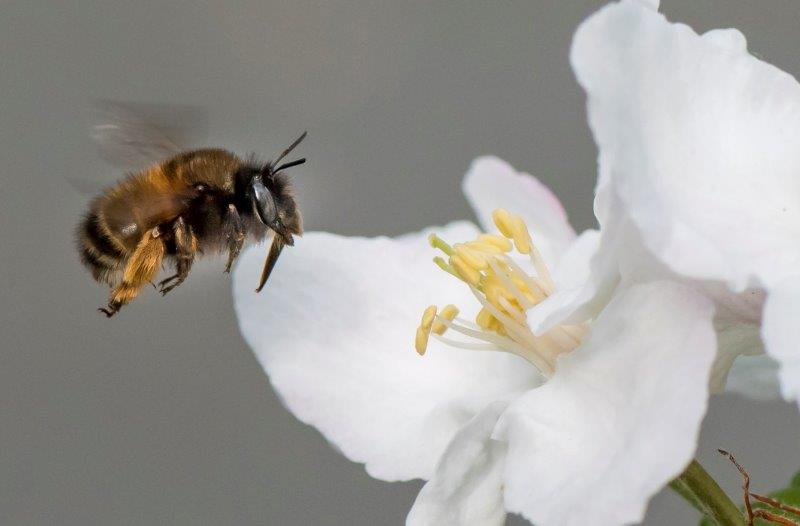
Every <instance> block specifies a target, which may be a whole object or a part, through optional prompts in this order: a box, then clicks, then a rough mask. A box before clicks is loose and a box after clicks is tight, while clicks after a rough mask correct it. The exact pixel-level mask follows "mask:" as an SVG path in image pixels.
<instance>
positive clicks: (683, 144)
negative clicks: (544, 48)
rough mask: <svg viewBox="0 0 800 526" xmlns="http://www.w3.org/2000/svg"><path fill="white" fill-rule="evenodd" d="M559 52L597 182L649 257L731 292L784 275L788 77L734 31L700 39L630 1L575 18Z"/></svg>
mask: <svg viewBox="0 0 800 526" xmlns="http://www.w3.org/2000/svg"><path fill="white" fill-rule="evenodd" d="M571 60H572V65H573V69H574V70H575V73H576V76H577V78H578V81H579V82H580V84H581V85H582V86H583V88H584V89H585V90H586V93H587V96H588V108H589V120H590V124H591V128H592V131H593V133H594V137H595V141H596V142H597V145H598V148H599V150H600V154H599V165H600V180H601V185H600V190H602V191H606V190H607V189H608V188H609V187H611V186H613V187H614V190H615V192H617V193H618V195H619V197H620V198H621V200H622V202H623V205H624V206H623V208H621V209H620V210H623V211H624V212H625V213H626V214H629V215H630V217H631V219H632V220H633V221H634V222H635V224H636V225H637V227H638V228H639V229H640V230H641V232H642V234H643V239H644V242H645V243H646V245H647V247H648V248H649V249H650V250H651V251H653V253H654V254H656V255H657V256H658V258H659V259H660V260H661V261H663V262H664V263H665V264H666V265H668V266H670V267H671V268H672V269H673V270H675V271H676V272H678V273H680V274H683V275H687V276H690V277H694V278H700V279H720V280H723V281H726V282H728V283H730V284H731V285H732V286H733V287H734V288H736V289H737V290H743V289H744V288H746V287H747V286H749V285H751V284H752V285H757V284H759V283H758V282H759V281H760V283H763V284H766V285H770V284H772V283H775V282H777V280H779V279H781V278H782V277H785V276H787V275H792V274H794V273H795V272H796V269H797V268H798V267H799V266H800V243H797V242H796V241H797V239H800V200H798V197H797V196H798V195H800V178H798V177H797V174H798V173H800V148H797V144H798V142H800V85H798V83H797V81H796V80H795V79H794V78H793V77H791V76H790V75H788V74H786V73H784V72H783V71H781V70H779V69H777V68H775V67H774V66H771V65H770V64H767V63H765V62H762V61H760V60H758V59H756V58H754V57H753V56H751V55H749V54H748V53H747V52H746V49H745V45H744V37H742V35H741V34H740V33H736V32H732V31H726V32H718V31H715V32H710V33H708V34H706V35H705V36H699V35H697V34H696V33H695V32H694V31H692V30H691V29H690V28H689V27H688V26H685V25H681V24H670V23H668V22H667V21H666V20H665V18H664V17H663V16H662V15H660V14H658V13H657V12H655V11H653V10H652V9H650V8H647V7H644V6H642V5H641V4H639V3H638V2H633V1H624V2H621V3H617V4H612V5H610V6H608V7H606V8H604V9H601V10H600V11H598V12H597V13H596V14H594V15H593V16H591V17H590V18H589V19H588V20H587V21H585V22H584V23H583V24H582V25H581V26H580V28H579V29H578V31H577V33H576V35H575V39H574V41H573V46H572V54H571ZM598 199H599V200H600V203H601V204H602V202H603V198H602V196H600V195H598ZM607 211H608V210H606V209H603V210H601V212H603V213H605V212H607ZM600 215H603V214H602V213H601V214H600ZM600 219H601V222H603V220H604V219H606V218H604V217H600ZM604 229H605V225H604Z"/></svg>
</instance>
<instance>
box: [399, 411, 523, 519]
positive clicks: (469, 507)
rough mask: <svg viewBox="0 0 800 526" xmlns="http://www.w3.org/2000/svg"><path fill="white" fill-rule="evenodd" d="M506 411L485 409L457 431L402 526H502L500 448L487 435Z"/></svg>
mask: <svg viewBox="0 0 800 526" xmlns="http://www.w3.org/2000/svg"><path fill="white" fill-rule="evenodd" d="M507 406H508V404H507V403H504V402H495V403H494V404H490V405H489V406H487V407H486V409H484V410H483V411H482V412H481V413H479V414H478V415H477V416H475V418H473V419H472V420H471V421H470V422H469V423H467V425H465V426H464V427H463V428H461V430H460V431H459V432H458V433H457V434H456V436H455V437H454V438H453V440H452V442H450V444H449V445H448V446H447V449H446V450H445V452H444V454H443V455H442V458H441V460H440V461H439V464H438V465H437V467H436V472H435V473H434V475H433V478H431V480H429V481H428V482H427V483H426V484H425V486H423V488H422V491H420V492H419V495H417V500H416V501H414V506H413V507H412V508H411V511H410V512H409V514H408V518H407V520H406V526H427V525H430V526H439V525H442V524H446V525H448V526H491V525H493V524H496V525H498V526H500V525H502V524H503V523H504V522H505V517H506V512H505V508H504V507H503V461H504V460H505V454H506V444H505V442H500V441H498V440H493V439H492V432H493V431H494V427H495V425H496V424H497V420H498V419H499V418H500V415H501V414H502V412H503V411H504V410H505V408H506V407H507Z"/></svg>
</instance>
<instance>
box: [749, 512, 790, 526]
mask: <svg viewBox="0 0 800 526" xmlns="http://www.w3.org/2000/svg"><path fill="white" fill-rule="evenodd" d="M753 514H754V515H755V516H756V517H758V518H759V519H764V520H765V521H769V522H774V523H775V524H783V525H784V526H800V524H799V523H797V522H795V521H793V520H792V519H790V518H788V517H784V516H783V515H778V514H777V513H775V512H773V511H769V510H756V511H754V512H753Z"/></svg>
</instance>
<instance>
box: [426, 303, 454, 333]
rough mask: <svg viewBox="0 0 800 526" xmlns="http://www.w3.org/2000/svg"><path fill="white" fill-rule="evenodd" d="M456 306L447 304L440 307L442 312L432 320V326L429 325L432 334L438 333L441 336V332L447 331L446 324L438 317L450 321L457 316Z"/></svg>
mask: <svg viewBox="0 0 800 526" xmlns="http://www.w3.org/2000/svg"><path fill="white" fill-rule="evenodd" d="M458 312H459V311H458V307H456V306H455V305H448V306H446V307H445V308H443V309H442V313H441V314H440V315H439V316H437V317H436V320H435V321H434V322H433V326H432V327H431V332H433V333H434V334H438V335H439V336H441V335H442V334H444V333H445V331H447V325H445V323H444V322H443V321H441V320H440V318H443V319H445V320H447V321H449V322H452V321H453V320H454V319H455V318H456V316H458Z"/></svg>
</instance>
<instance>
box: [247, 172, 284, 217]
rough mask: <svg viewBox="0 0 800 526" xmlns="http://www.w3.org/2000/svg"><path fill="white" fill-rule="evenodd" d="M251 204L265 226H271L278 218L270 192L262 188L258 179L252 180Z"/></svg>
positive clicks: (262, 185)
mask: <svg viewBox="0 0 800 526" xmlns="http://www.w3.org/2000/svg"><path fill="white" fill-rule="evenodd" d="M252 185H253V186H252V188H253V204H254V205H255V208H256V213H258V217H259V218H260V219H261V222H262V223H264V224H265V225H271V224H272V223H274V222H275V220H276V219H277V218H278V207H277V206H276V204H275V198H274V197H273V195H272V192H270V191H269V189H268V188H267V187H266V186H264V183H262V182H261V180H260V179H253V183H252Z"/></svg>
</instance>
